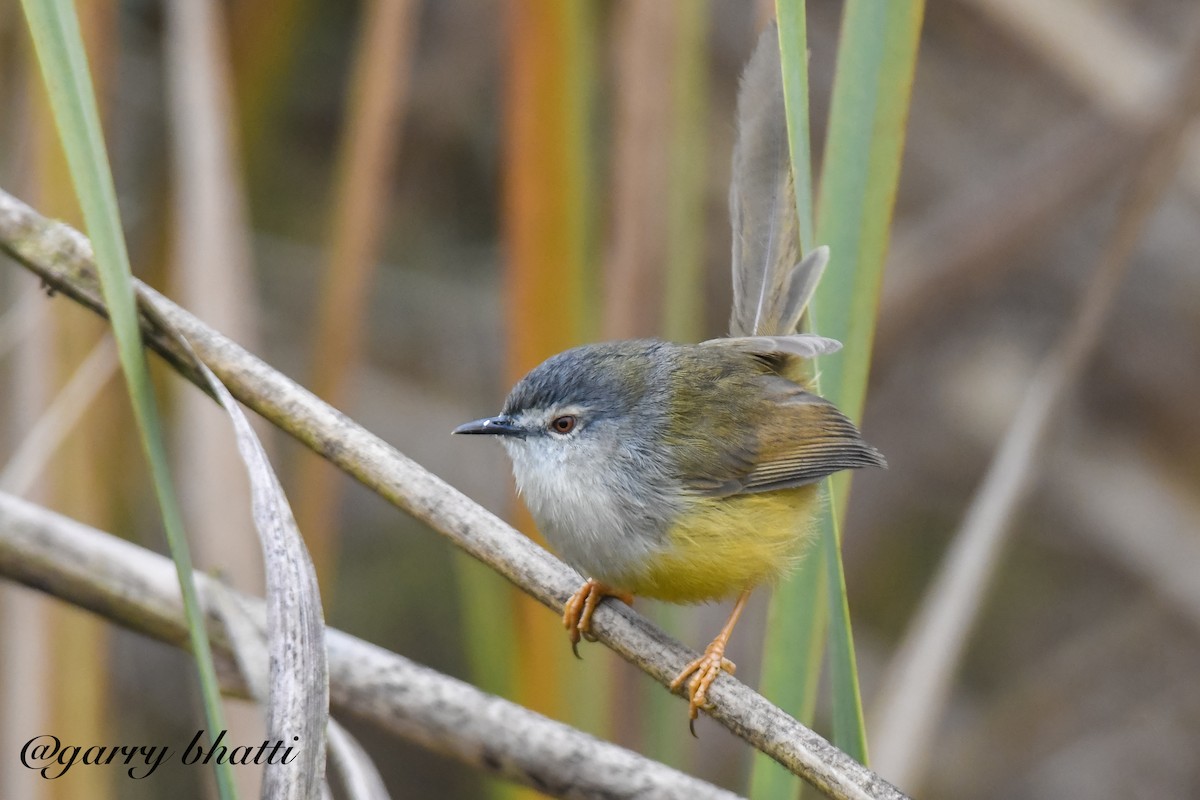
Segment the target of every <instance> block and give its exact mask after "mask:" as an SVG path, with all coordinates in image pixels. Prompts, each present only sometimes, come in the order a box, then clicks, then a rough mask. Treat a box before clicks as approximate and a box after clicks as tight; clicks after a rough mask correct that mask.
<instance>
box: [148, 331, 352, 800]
mask: <svg viewBox="0 0 1200 800" xmlns="http://www.w3.org/2000/svg"><path fill="white" fill-rule="evenodd" d="M160 325H162V327H163V328H164V329H166V330H170V328H169V327H168V326H167V325H166V324H164V323H163V322H162V321H160ZM179 341H180V342H181V343H183V344H184V346H185V347H186V339H184V338H183V337H180V338H179ZM195 364H196V367H197V369H198V370H199V372H200V373H201V374H202V375H203V377H204V379H205V382H206V384H207V387H208V389H209V391H210V392H211V393H212V394H213V395H215V396H216V398H217V400H218V402H220V404H221V405H222V406H223V407H224V409H225V412H226V413H227V414H228V415H229V420H230V422H231V423H232V424H233V428H234V432H235V433H236V434H237V444H238V451H239V452H240V453H241V456H242V460H243V462H244V463H245V465H246V472H247V473H248V475H249V477H250V489H251V495H250V496H251V507H252V509H253V513H254V524H255V528H256V529H257V531H258V535H259V541H260V543H261V544H262V550H263V566H264V568H265V569H266V573H267V626H266V631H267V633H266V640H267V643H268V647H269V650H270V659H269V661H270V670H269V676H268V683H267V684H266V686H263V684H262V682H261V681H253V682H252V688H254V689H256V691H255V692H254V694H255V696H256V697H257V698H258V699H259V700H263V699H265V700H266V706H267V737H268V738H269V739H271V740H274V741H284V742H289V741H293V740H295V741H299V742H302V743H303V746H302V747H300V748H298V752H299V755H298V757H297V758H296V760H295V761H293V762H291V763H289V764H282V763H276V764H270V763H268V765H267V766H266V768H265V769H264V771H263V787H262V791H263V796H264V797H272V798H275V797H278V798H315V797H316V796H317V795H318V793H319V789H320V786H321V783H322V782H323V780H324V774H325V726H326V723H327V722H328V720H329V667H328V664H327V663H326V653H325V620H324V617H323V615H322V613H321V597H320V592H319V590H318V589H317V575H316V572H315V571H314V570H313V565H312V561H311V560H310V559H309V557H308V551H307V550H305V548H304V542H303V540H302V539H301V538H300V530H299V529H298V528H297V527H296V521H295V519H293V518H292V512H291V509H290V508H289V507H288V502H287V498H286V497H285V496H284V494H283V487H281V486H280V485H279V479H278V478H276V477H275V472H274V470H272V469H271V464H270V462H269V461H267V455H266V453H265V452H264V451H263V448H262V444H261V443H260V442H259V441H258V437H257V436H255V435H254V431H253V429H251V427H250V423H249V421H248V420H247V419H246V416H245V415H244V414H243V413H242V409H241V407H240V406H239V405H238V404H237V401H236V400H234V399H233V396H232V395H230V394H229V391H228V390H227V389H226V388H225V387H224V385H222V383H221V382H220V381H219V380H218V379H217V377H216V376H215V375H213V374H212V372H211V371H210V370H209V369H208V367H207V366H205V364H204V362H203V361H201V360H200V359H198V358H197V359H196V360H195ZM263 655H264V656H266V651H265V650H264V652H263ZM264 695H265V697H264ZM294 737H299V738H298V739H295V738H294Z"/></svg>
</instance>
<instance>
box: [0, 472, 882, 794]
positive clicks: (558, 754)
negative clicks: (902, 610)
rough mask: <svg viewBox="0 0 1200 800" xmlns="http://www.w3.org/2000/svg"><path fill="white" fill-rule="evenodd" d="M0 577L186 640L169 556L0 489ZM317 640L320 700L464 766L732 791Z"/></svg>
mask: <svg viewBox="0 0 1200 800" xmlns="http://www.w3.org/2000/svg"><path fill="white" fill-rule="evenodd" d="M0 575H3V576H5V577H7V578H12V579H14V580H17V581H19V582H22V583H25V584H28V585H30V586H36V587H37V588H38V589H40V590H42V591H46V592H49V593H51V594H53V595H55V596H56V597H60V598H62V599H65V600H68V601H69V602H72V603H75V604H77V605H79V606H82V607H84V608H87V609H90V610H92V611H95V612H96V613H98V614H101V615H103V616H105V617H107V618H109V619H111V620H113V621H114V622H117V623H119V624H121V625H125V626H127V627H129V628H131V629H133V630H136V631H139V632H141V633H143V634H146V635H149V636H153V637H155V638H158V639H161V640H163V641H165V642H168V643H171V644H175V645H182V644H183V643H184V642H185V641H186V638H187V634H186V631H185V629H184V626H183V620H182V613H181V610H180V601H179V592H178V588H177V586H176V584H175V583H174V581H173V576H172V573H171V566H170V562H168V561H167V560H166V559H165V558H163V557H162V556H159V555H157V554H155V553H152V552H150V551H148V550H145V549H143V548H140V547H138V546H136V545H133V544H131V543H129V542H126V541H123V540H121V539H118V538H116V537H114V536H111V535H109V534H106V533H103V532H101V531H97V530H95V529H93V528H89V527H87V526H85V525H82V524H80V523H78V522H75V521H73V520H71V519H68V518H66V517H62V516H60V515H58V514H55V513H53V512H51V511H47V510H45V509H42V508H40V507H38V506H36V505H33V504H32V503H27V502H25V501H23V500H20V499H18V498H15V497H12V496H11V495H5V494H0ZM196 582H197V585H198V586H199V587H200V588H201V590H202V592H203V594H204V596H205V597H207V598H211V597H212V595H213V593H214V592H231V590H227V589H223V588H221V587H216V586H215V584H214V582H213V581H212V580H211V579H209V578H207V577H206V576H204V575H201V574H197V575H196ZM118 598H119V602H117V600H118ZM236 604H237V605H238V606H240V607H242V608H244V609H245V611H246V612H247V613H248V615H249V617H250V620H251V624H252V625H253V627H255V628H256V629H259V630H261V629H262V628H263V627H264V626H265V625H266V619H265V614H264V609H263V608H262V605H261V603H260V602H259V601H257V600H254V599H251V598H249V597H245V596H243V595H237V601H236ZM237 624H241V623H237ZM209 626H210V630H211V634H212V637H213V641H214V645H215V648H216V649H215V652H216V654H217V655H218V656H219V657H220V658H219V663H220V665H221V667H222V678H223V682H224V686H225V689H226V691H227V692H236V693H244V692H245V691H246V683H247V676H245V675H243V674H241V672H240V670H239V669H238V666H237V662H236V660H235V659H234V658H233V654H232V650H231V643H230V640H229V631H228V630H227V629H226V628H225V626H223V625H221V624H219V622H218V620H217V618H215V617H213V616H210V617H209ZM327 643H328V646H329V659H330V667H331V669H330V675H331V680H332V696H331V699H332V702H333V705H334V707H335V708H336V709H337V710H338V711H340V712H346V713H352V714H354V715H356V716H359V717H361V718H363V719H366V720H369V721H372V722H374V723H375V724H377V725H379V726H380V727H382V728H383V729H385V730H388V731H391V732H393V733H395V734H397V735H399V736H401V737H403V738H405V739H408V740H410V741H414V742H416V743H417V744H419V745H421V746H423V747H426V748H429V749H432V750H434V751H436V752H439V753H441V754H443V755H446V756H449V757H451V758H454V759H456V760H458V761H460V762H462V763H465V764H467V765H469V766H471V767H474V768H477V769H480V770H483V771H485V772H487V773H490V774H493V775H498V776H501V777H505V778H508V779H511V780H515V781H519V782H521V783H523V784H526V785H529V786H535V787H537V788H538V789H539V790H541V791H543V792H544V793H546V794H550V795H553V796H558V797H594V798H622V797H625V798H627V797H661V798H666V799H668V800H671V799H677V800H685V799H687V800H690V799H691V798H695V799H696V800H732V798H734V797H735V795H733V794H731V793H730V792H727V791H725V790H723V789H719V788H717V787H715V786H712V785H711V784H707V783H704V782H703V781H700V780H697V779H695V778H692V777H690V776H688V775H685V774H683V773H681V772H677V771H675V770H673V769H670V768H668V767H664V766H662V765H661V764H657V763H655V762H653V761H650V760H648V759H646V758H644V757H642V756H639V755H637V754H636V753H633V752H630V751H628V750H624V749H622V748H619V747H616V746H615V745H611V744H608V743H606V742H602V741H599V740H597V739H594V738H592V737H591V736H587V735H586V734H582V733H580V732H579V731H576V730H574V729H572V728H570V727H568V726H566V725H563V724H562V723H559V722H555V721H553V720H550V719H547V718H545V717H542V716H540V715H538V714H534V713H532V712H530V711H528V710H526V709H524V708H521V707H520V706H518V705H516V704H515V703H511V702H509V701H507V700H503V699H501V698H498V697H495V696H492V695H487V694H485V693H483V692H481V691H479V690H478V689H476V688H474V687H472V686H470V685H468V684H465V683H463V682H461V681H458V680H455V679H454V678H449V677H447V676H445V675H441V674H439V673H437V672H434V671H433V670H431V669H428V668H426V667H422V666H420V665H418V664H415V663H413V662H411V661H409V660H407V659H405V658H402V657H401V656H398V655H395V654H393V653H389V652H387V651H385V650H382V649H381V648H379V647H376V646H374V645H372V644H369V643H367V642H364V641H362V640H360V639H356V638H354V637H353V636H350V635H348V634H345V633H341V632H339V631H336V630H329V631H328V637H327ZM288 741H291V740H290V737H289V739H288ZM840 796H846V795H840ZM849 796H854V797H865V796H868V795H865V794H862V793H858V794H854V795H849Z"/></svg>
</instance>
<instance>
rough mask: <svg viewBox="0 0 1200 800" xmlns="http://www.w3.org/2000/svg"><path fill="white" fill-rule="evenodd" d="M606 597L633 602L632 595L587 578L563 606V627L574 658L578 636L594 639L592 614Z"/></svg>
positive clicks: (577, 646) (577, 656)
mask: <svg viewBox="0 0 1200 800" xmlns="http://www.w3.org/2000/svg"><path fill="white" fill-rule="evenodd" d="M606 597H616V598H617V599H619V600H622V601H624V603H625V604H626V605H632V604H633V595H631V594H627V593H624V592H618V591H617V590H616V589H613V588H612V587H611V586H609V585H608V584H604V583H601V582H600V581H598V580H596V579H594V578H588V579H587V580H586V581H584V583H583V586H581V587H579V591H578V592H576V593H575V594H573V595H571V599H570V600H568V601H567V604H566V606H565V607H564V608H563V627H565V628H566V629H567V635H568V636H569V637H570V639H571V652H573V653H574V654H575V657H576V658H579V639H580V637H583V638H584V639H587V640H588V641H589V642H594V641H596V637H594V636H592V614H593V613H594V612H595V610H596V606H597V605H598V604H599V603H600V601H601V600H603V599H604V598H606Z"/></svg>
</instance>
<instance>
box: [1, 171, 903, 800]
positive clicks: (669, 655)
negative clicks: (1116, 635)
mask: <svg viewBox="0 0 1200 800" xmlns="http://www.w3.org/2000/svg"><path fill="white" fill-rule="evenodd" d="M0 249H3V250H5V251H7V252H8V253H10V254H11V255H12V256H13V257H14V258H15V259H16V260H17V261H18V262H19V263H21V264H23V265H25V266H26V267H29V268H30V269H31V270H33V271H34V272H36V273H37V274H38V275H39V276H41V277H42V278H43V279H45V280H46V281H48V282H49V283H51V284H52V285H53V286H54V287H55V288H57V289H58V290H60V291H61V292H62V293H63V294H64V295H66V296H69V297H71V298H72V299H74V300H75V301H77V302H79V303H81V304H83V305H85V306H86V307H88V308H90V309H93V310H94V311H96V312H97V313H101V314H103V313H104V303H103V300H102V299H101V297H100V293H99V290H98V288H97V285H96V279H95V275H94V272H93V270H94V267H93V265H92V262H91V252H90V248H89V247H88V245H87V240H86V239H85V238H84V237H83V236H81V235H80V234H79V233H78V232H77V231H74V230H72V229H71V228H69V227H68V226H66V225H62V224H60V223H53V222H50V221H49V220H46V219H44V218H42V217H40V216H39V215H38V214H36V213H35V212H34V211H33V210H32V209H30V208H29V207H28V206H26V205H25V204H23V203H21V202H20V201H19V200H17V199H16V198H14V197H12V196H11V195H9V194H7V193H5V192H3V191H0ZM138 286H139V293H140V298H141V301H142V303H144V304H146V305H147V306H149V307H152V308H153V309H154V313H155V314H156V316H157V317H158V318H162V319H165V320H168V321H169V322H170V325H171V327H172V328H173V329H174V330H177V331H179V332H180V333H181V334H182V335H183V336H185V337H186V338H187V340H188V342H190V343H191V345H192V347H193V348H195V350H196V352H197V354H198V355H199V356H200V358H201V359H202V360H203V361H204V362H205V363H206V364H208V365H209V366H210V367H211V368H212V369H213V371H214V372H215V373H216V374H217V375H218V377H220V378H221V380H222V382H223V383H225V385H227V386H228V387H229V388H230V390H231V391H232V392H234V393H236V395H237V397H238V399H239V400H241V401H242V402H244V403H245V404H246V405H247V406H249V407H250V408H252V409H254V410H255V411H257V412H258V413H259V414H261V415H263V416H264V417H266V418H267V419H268V420H269V421H271V422H272V423H274V424H276V425H278V426H279V427H280V428H281V429H283V430H285V431H286V432H288V433H289V434H291V435H292V436H294V437H296V438H297V439H298V440H299V441H301V442H302V443H304V444H306V445H307V446H309V447H310V448H313V449H314V450H316V451H317V452H319V453H321V454H322V455H324V456H325V457H326V458H328V459H329V460H330V461H332V462H333V463H335V464H337V465H338V466H339V467H341V468H342V469H343V470H345V471H346V472H347V473H348V474H349V475H351V476H352V477H354V478H355V479H356V480H358V481H359V482H361V483H362V484H363V485H364V486H366V487H367V488H368V489H371V490H372V491H375V492H377V493H378V494H380V495H381V496H382V497H384V498H385V499H386V500H388V501H389V502H391V503H393V504H394V505H396V506H397V507H398V508H401V509H403V510H405V511H407V512H408V513H410V514H412V515H413V516H414V517H416V518H417V519H419V520H421V521H423V522H425V523H427V524H428V525H430V526H431V527H432V528H434V529H435V530H437V531H439V532H441V533H442V534H443V535H445V536H446V537H447V538H449V539H450V540H451V541H452V542H454V544H456V545H457V546H458V547H460V548H462V549H463V550H464V551H466V552H467V553H469V554H470V555H472V556H474V557H475V558H477V559H479V560H480V561H483V562H484V563H486V564H488V565H489V566H491V567H492V568H493V569H494V570H496V571H497V572H499V573H500V574H501V575H503V576H504V577H505V578H507V579H508V580H510V581H512V582H513V583H514V584H516V585H517V586H519V587H521V588H522V589H524V590H525V591H526V592H527V593H529V594H530V595H532V596H533V597H535V598H536V599H537V600H538V601H540V602H541V603H542V604H543V605H546V606H548V607H550V608H551V609H553V610H554V611H555V612H557V611H558V610H559V609H561V608H562V605H563V603H565V602H566V600H567V598H568V597H570V596H571V595H572V594H573V593H574V592H575V590H576V589H577V588H578V580H579V579H578V575H577V574H576V573H575V572H574V571H573V570H571V569H569V568H567V567H566V566H565V565H563V563H562V562H560V561H559V560H558V559H556V558H554V557H553V556H551V555H550V554H549V553H547V552H546V551H545V550H543V549H542V548H540V547H538V546H537V545H536V544H534V543H533V542H531V541H530V540H529V539H527V538H526V537H524V536H521V535H520V534H518V533H517V532H516V531H514V530H513V529H512V528H511V527H509V526H508V525H506V524H504V522H502V521H501V520H500V519H498V518H497V517H495V516H494V515H493V514H491V513H489V512H488V511H486V510H485V509H483V508H481V507H480V506H479V505H478V504H476V503H474V502H472V501H471V500H470V499H469V498H467V497H466V496H465V495H463V494H461V493H460V492H458V491H457V490H455V489H454V488H453V487H451V486H449V485H448V484H446V483H445V482H444V481H441V480H439V479H438V478H437V477H435V476H434V475H432V474H430V473H429V472H427V471H426V470H424V469H422V468H421V467H420V466H419V465H418V464H416V463H415V462H413V461H411V460H409V459H408V458H405V457H404V456H403V455H401V454H400V453H399V452H398V451H396V450H395V449H394V448H392V447H390V446H388V445H387V444H386V443H384V442H383V441H381V440H380V439H379V438H378V437H376V436H374V435H372V434H370V433H369V432H367V431H366V430H364V429H362V428H361V427H359V426H358V425H355V424H354V423H353V422H352V421H351V420H350V419H348V418H347V417H345V416H344V415H342V414H340V413H339V412H337V411H336V410H335V409H333V408H330V407H329V406H328V405H327V404H325V403H323V402H321V401H320V400H319V399H318V398H316V397H315V396H313V395H312V394H311V393H309V392H307V391H305V390H304V389H303V388H301V387H299V386H297V385H296V384H295V383H293V382H292V381H290V380H288V379H287V378H286V377H284V376H283V375H281V374H280V373H278V372H277V371H275V370H273V369H271V368H270V367H269V366H267V365H266V364H264V363H263V362H262V361H260V360H259V359H257V358H255V357H254V356H252V355H250V354H249V353H247V352H246V351H245V350H243V349H241V348H240V347H238V346H237V345H236V344H235V343H233V342H231V341H229V340H228V339H226V338H225V337H224V336H222V335H221V334H219V333H217V332H216V331H214V330H212V329H211V328H208V327H207V326H205V325H204V324H203V323H201V322H200V321H199V320H197V319H196V318H195V317H193V316H192V315H190V314H188V313H187V312H186V311H184V310H183V309H181V308H179V307H178V306H176V305H175V304H173V303H171V302H170V301H169V300H167V299H166V298H164V297H162V296H161V295H159V294H158V293H157V292H155V291H154V290H152V289H150V288H149V287H146V286H145V285H144V284H139V285H138ZM143 322H144V327H143V330H144V335H145V336H146V341H147V343H148V344H149V345H150V346H151V347H152V348H153V349H154V350H156V351H157V352H159V353H160V354H162V355H163V356H164V358H166V359H167V360H168V361H169V362H170V363H171V365H172V366H174V367H175V368H176V369H177V370H179V371H180V373H181V374H183V375H184V376H185V377H187V378H188V379H189V380H192V381H193V382H195V383H197V384H198V385H200V386H202V387H203V386H204V382H203V380H202V379H201V378H200V377H199V376H198V375H197V374H196V372H195V370H194V368H193V367H192V366H191V360H190V358H188V357H187V356H186V355H185V354H183V353H181V352H179V350H178V348H177V346H176V345H175V344H174V342H173V341H172V340H170V339H169V338H167V337H165V336H163V335H162V333H161V331H159V330H158V329H157V327H156V326H155V325H154V324H153V323H151V322H149V321H148V320H143ZM593 631H594V633H595V634H596V636H597V639H598V641H601V642H604V643H605V644H607V645H608V646H609V647H611V648H612V649H613V650H614V651H616V652H617V653H618V654H619V655H621V656H622V657H623V658H625V659H626V660H628V661H630V662H631V663H633V664H635V665H636V666H638V667H639V668H641V669H642V670H643V671H645V672H646V673H647V674H649V675H651V676H652V677H654V678H655V679H656V680H657V681H659V682H660V683H662V684H663V685H667V684H668V683H670V681H671V679H672V678H674V677H675V676H676V675H677V674H678V673H679V671H680V670H681V669H682V668H683V666H684V665H685V664H688V663H689V662H691V661H692V660H693V659H694V658H695V657H696V654H695V653H694V652H693V651H690V650H688V649H687V648H685V647H683V646H682V645H680V644H679V643H678V642H675V641H673V640H671V639H670V638H668V637H667V636H665V635H664V634H663V633H662V631H660V630H658V629H657V628H655V627H654V626H653V625H651V624H650V623H649V622H647V621H646V620H645V619H644V618H643V617H642V616H640V615H639V614H637V613H635V612H634V611H633V610H632V609H630V608H628V607H627V606H624V605H623V604H619V603H618V604H615V605H613V604H603V605H601V606H600V608H599V609H597V611H596V616H595V618H594V620H593ZM709 697H710V699H711V700H712V701H713V703H714V704H715V705H716V707H715V708H714V709H713V710H712V712H711V714H712V717H713V718H714V719H715V720H717V721H718V722H720V723H721V724H722V725H724V726H725V727H727V728H729V729H730V730H731V731H733V732H734V733H735V734H737V735H738V736H740V737H742V738H743V739H745V740H746V741H748V742H749V743H750V744H751V745H753V746H754V747H756V748H758V749H759V750H761V751H762V752H764V753H766V754H767V755H770V756H771V757H772V758H774V759H775V760H776V761H778V762H779V763H780V764H782V765H783V766H784V767H785V768H787V769H789V770H791V771H792V772H794V773H795V774H797V775H800V776H801V777H803V778H805V779H806V780H808V781H810V782H811V783H812V784H813V785H815V786H817V787H818V788H820V789H821V790H822V791H825V792H826V793H827V794H829V795H830V796H832V797H835V798H843V797H871V798H875V797H878V798H899V797H903V795H902V794H901V793H900V792H899V791H897V790H896V789H895V788H894V787H893V786H891V785H890V784H888V783H887V782H886V781H884V780H882V779H881V778H880V777H879V776H878V775H876V774H875V773H873V772H871V771H870V770H868V769H866V768H865V767H863V766H862V765H861V764H859V763H857V762H856V761H854V759H852V758H850V757H849V756H847V755H846V754H845V753H843V752H842V751H840V750H838V749H837V748H836V747H834V746H833V745H831V744H830V743H829V742H828V741H826V740H825V739H823V738H822V737H821V736H819V735H817V734H816V733H814V732H813V731H811V730H809V729H808V728H806V727H805V726H803V725H801V724H800V723H799V722H797V721H796V720H795V719H793V718H792V717H791V716H789V715H788V714H786V713H785V712H783V711H782V710H780V709H779V708H777V707H776V706H774V705H772V704H771V703H770V702H768V701H767V700H766V699H765V698H763V697H762V696H761V695H759V694H758V693H756V692H754V691H753V690H751V689H750V688H749V687H747V686H746V685H745V684H743V683H741V682H739V681H737V680H736V679H734V678H723V679H722V680H721V681H718V682H717V683H716V684H714V686H713V688H712V690H711V691H710V692H709Z"/></svg>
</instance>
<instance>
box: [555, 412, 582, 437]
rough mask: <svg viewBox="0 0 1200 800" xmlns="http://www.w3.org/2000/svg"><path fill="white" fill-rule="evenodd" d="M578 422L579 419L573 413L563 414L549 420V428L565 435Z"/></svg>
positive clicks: (573, 428)
mask: <svg viewBox="0 0 1200 800" xmlns="http://www.w3.org/2000/svg"><path fill="white" fill-rule="evenodd" d="M578 423H579V420H578V419H577V418H576V417H575V416H574V415H573V414H563V415H562V416H561V417H555V418H554V419H553V420H551V421H550V430H552V431H554V432H555V433H558V434H563V435H565V434H568V433H570V432H571V431H573V430H575V426H576V425H577V424H578Z"/></svg>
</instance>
